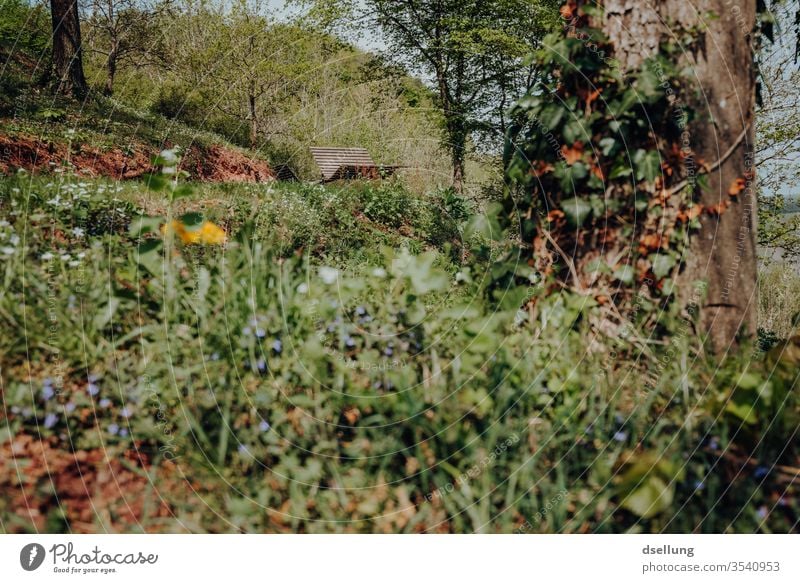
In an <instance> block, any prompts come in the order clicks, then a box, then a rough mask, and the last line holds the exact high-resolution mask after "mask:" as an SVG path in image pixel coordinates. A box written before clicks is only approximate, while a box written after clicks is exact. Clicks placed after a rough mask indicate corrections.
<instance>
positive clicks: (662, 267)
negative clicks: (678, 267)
mask: <svg viewBox="0 0 800 583" xmlns="http://www.w3.org/2000/svg"><path fill="white" fill-rule="evenodd" d="M649 259H650V263H652V265H653V273H654V274H655V276H656V277H657V278H658V279H661V278H662V277H666V276H667V275H669V273H670V271H672V268H673V267H675V263H676V260H675V257H674V256H672V255H671V254H668V253H655V254H653V255H651V256H650V257H649Z"/></svg>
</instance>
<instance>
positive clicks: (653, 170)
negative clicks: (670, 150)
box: [633, 150, 661, 182]
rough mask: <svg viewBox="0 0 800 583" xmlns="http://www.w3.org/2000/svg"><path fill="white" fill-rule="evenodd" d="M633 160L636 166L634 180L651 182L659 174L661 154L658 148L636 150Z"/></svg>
mask: <svg viewBox="0 0 800 583" xmlns="http://www.w3.org/2000/svg"><path fill="white" fill-rule="evenodd" d="M633 162H634V164H635V166H636V180H646V181H647V182H653V181H654V180H655V179H656V177H658V176H660V175H661V155H660V154H659V153H658V150H650V151H648V152H647V153H645V151H644V150H636V154H635V155H634V158H633Z"/></svg>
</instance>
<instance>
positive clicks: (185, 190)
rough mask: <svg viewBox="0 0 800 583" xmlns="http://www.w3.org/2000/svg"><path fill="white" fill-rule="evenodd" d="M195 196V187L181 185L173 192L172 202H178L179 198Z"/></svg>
mask: <svg viewBox="0 0 800 583" xmlns="http://www.w3.org/2000/svg"><path fill="white" fill-rule="evenodd" d="M193 194H194V187H193V186H192V185H191V184H186V183H183V184H180V185H178V186H176V187H175V189H174V190H173V191H172V200H178V199H179V198H185V197H187V196H191V195H193Z"/></svg>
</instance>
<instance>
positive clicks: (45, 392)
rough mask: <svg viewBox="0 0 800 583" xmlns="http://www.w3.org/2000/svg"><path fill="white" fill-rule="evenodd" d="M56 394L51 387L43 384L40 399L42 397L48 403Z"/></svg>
mask: <svg viewBox="0 0 800 583" xmlns="http://www.w3.org/2000/svg"><path fill="white" fill-rule="evenodd" d="M55 394H56V392H55V390H54V389H53V385H48V384H45V385H44V387H43V388H42V397H44V400H45V401H49V400H50V399H52V398H53V397H54V396H55Z"/></svg>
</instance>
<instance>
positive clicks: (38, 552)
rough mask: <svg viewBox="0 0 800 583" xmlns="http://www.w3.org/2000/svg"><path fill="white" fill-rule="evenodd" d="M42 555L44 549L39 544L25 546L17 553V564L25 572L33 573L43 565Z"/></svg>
mask: <svg viewBox="0 0 800 583" xmlns="http://www.w3.org/2000/svg"><path fill="white" fill-rule="evenodd" d="M44 555H45V552H44V547H43V546H42V545H40V544H39V543H31V544H29V545H25V546H24V547H22V550H21V551H20V552H19V564H20V565H22V568H23V569H25V570H26V571H35V570H36V569H38V568H39V567H41V566H42V563H44Z"/></svg>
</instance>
